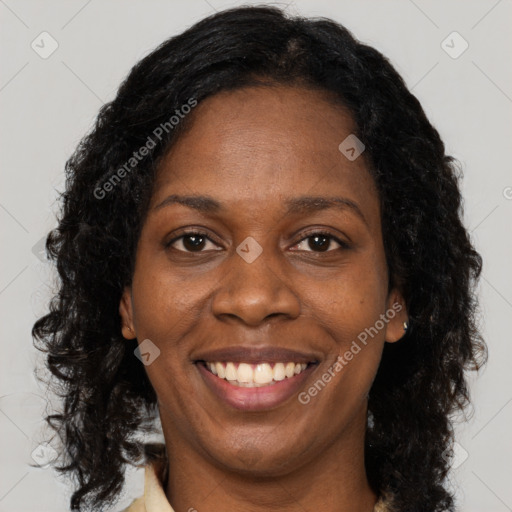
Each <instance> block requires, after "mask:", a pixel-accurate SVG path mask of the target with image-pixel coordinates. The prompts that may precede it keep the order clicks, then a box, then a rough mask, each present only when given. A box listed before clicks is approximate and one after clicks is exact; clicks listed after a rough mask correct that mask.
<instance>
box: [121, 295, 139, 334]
mask: <svg viewBox="0 0 512 512" xmlns="http://www.w3.org/2000/svg"><path fill="white" fill-rule="evenodd" d="M119 314H120V315H121V332H122V334H123V337H124V338H126V339H127V340H133V339H134V338H136V337H137V335H136V334H135V326H134V325H133V307H132V293H131V288H130V287H129V286H127V287H125V289H124V290H123V295H122V296H121V300H120V301H119Z"/></svg>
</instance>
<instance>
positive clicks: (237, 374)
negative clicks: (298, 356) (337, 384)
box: [206, 362, 308, 387]
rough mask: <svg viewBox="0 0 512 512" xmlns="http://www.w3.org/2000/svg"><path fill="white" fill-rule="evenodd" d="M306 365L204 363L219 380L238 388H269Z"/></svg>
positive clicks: (292, 375) (296, 373)
mask: <svg viewBox="0 0 512 512" xmlns="http://www.w3.org/2000/svg"><path fill="white" fill-rule="evenodd" d="M307 366H308V365H307V364H306V363H292V362H289V363H275V364H274V367H272V365H271V363H259V364H255V365H252V364H248V363H240V364H238V367H237V366H236V364H235V363H231V362H228V363H221V362H215V363H206V367H207V368H208V369H209V370H210V371H211V372H212V373H213V374H214V375H217V376H218V377H219V378H221V379H225V380H227V381H228V382H229V383H230V384H233V385H234V386H240V387H261V386H271V385H273V384H275V383H276V382H279V381H281V380H284V379H286V378H288V379H289V378H291V377H294V376H295V375H298V374H299V373H301V372H303V371H304V370H305V369H306V368H307Z"/></svg>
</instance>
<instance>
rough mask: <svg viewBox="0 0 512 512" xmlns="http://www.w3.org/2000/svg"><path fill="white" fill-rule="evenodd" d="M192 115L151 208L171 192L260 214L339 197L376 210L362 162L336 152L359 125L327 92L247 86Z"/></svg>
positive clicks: (374, 195) (161, 171) (164, 170)
mask: <svg viewBox="0 0 512 512" xmlns="http://www.w3.org/2000/svg"><path fill="white" fill-rule="evenodd" d="M190 115H192V116H193V118H192V119H190V121H191V123H190V125H189V126H188V128H187V130H186V131H185V132H184V133H183V134H182V135H181V137H180V138H179V139H178V141H177V142H176V143H175V145H174V146H173V147H172V148H171V150H170V152H169V153H168V154H167V155H166V157H165V158H164V159H163V161H162V163H161V165H160V168H159V172H158V175H157V182H156V185H157V186H156V187H155V193H154V197H153V198H152V205H155V204H157V203H158V202H160V201H161V200H163V199H164V198H165V196H166V195H168V194H170V193H186V194H188V195H190V194H198V195H199V194H205V195H210V196H215V197H216V198H217V199H218V200H219V201H220V202H222V203H226V204H228V205H233V206H240V205H245V207H246V208H247V205H251V206H252V207H253V208H255V209H256V208H258V207H260V208H270V207H272V203H273V202H276V201H277V202H279V201H282V200H283V199H284V198H290V197H293V196H302V195H322V196H325V195H335V194H336V195H340V194H341V195H344V196H348V197H349V198H350V199H352V200H354V201H356V202H363V203H365V204H366V207H368V208H370V209H375V208H376V207H377V206H376V205H377V203H378V197H377V193H376V189H375V185H374V182H373V179H372V177H371V176H370V173H369V172H368V170H367V168H366V163H365V161H364V157H363V156H361V157H359V158H357V159H355V160H353V161H351V160H349V159H348V158H346V156H345V155H344V154H343V153H341V152H340V149H339V145H340V143H342V142H343V141H344V140H345V139H346V138H347V137H349V136H350V135H353V134H354V133H355V132H356V131H357V129H356V128H357V127H356V124H355V122H354V120H353V118H352V116H351V114H350V112H349V111H348V110H347V109H346V108H344V107H343V106H342V105H339V104H336V103H334V102H333V101H329V99H328V97H327V96H326V94H325V93H323V92H322V91H317V90H310V89H303V88H298V87H291V86H272V87H247V88H244V89H239V90H235V91H229V92H222V93H219V94H216V95H215V96H212V97H210V98H208V99H206V100H204V101H203V102H201V103H200V104H199V105H198V106H197V107H196V108H195V109H194V111H193V112H192V113H191V114H190ZM371 213H372V214H375V213H376V212H371Z"/></svg>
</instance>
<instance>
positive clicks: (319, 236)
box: [294, 233, 347, 252]
mask: <svg viewBox="0 0 512 512" xmlns="http://www.w3.org/2000/svg"><path fill="white" fill-rule="evenodd" d="M333 243H334V244H337V245H338V247H336V246H334V247H333V246H332V244H333ZM306 244H307V247H306ZM294 247H295V248H297V250H299V251H306V252H330V251H333V250H336V249H340V248H347V244H345V243H343V242H342V241H341V240H338V239H337V238H336V237H334V236H333V235H331V234H330V233H313V234H311V235H309V236H307V237H305V238H303V239H302V240H301V241H300V242H299V243H298V244H296V245H295V246H294Z"/></svg>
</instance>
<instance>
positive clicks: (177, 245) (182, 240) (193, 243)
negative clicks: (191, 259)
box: [167, 233, 220, 252]
mask: <svg viewBox="0 0 512 512" xmlns="http://www.w3.org/2000/svg"><path fill="white" fill-rule="evenodd" d="M208 244H210V245H211V246H212V247H210V248H209V247H208ZM167 247H172V248H173V249H176V250H178V251H181V252H203V250H204V249H205V248H206V249H208V248H209V249H214V250H218V249H220V248H219V247H217V246H216V245H215V244H214V243H213V242H212V241H211V240H210V239H209V238H208V237H207V236H206V235H205V234H204V233H184V234H183V235H181V236H179V237H178V238H175V239H173V240H171V241H170V242H169V243H168V244H167Z"/></svg>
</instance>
